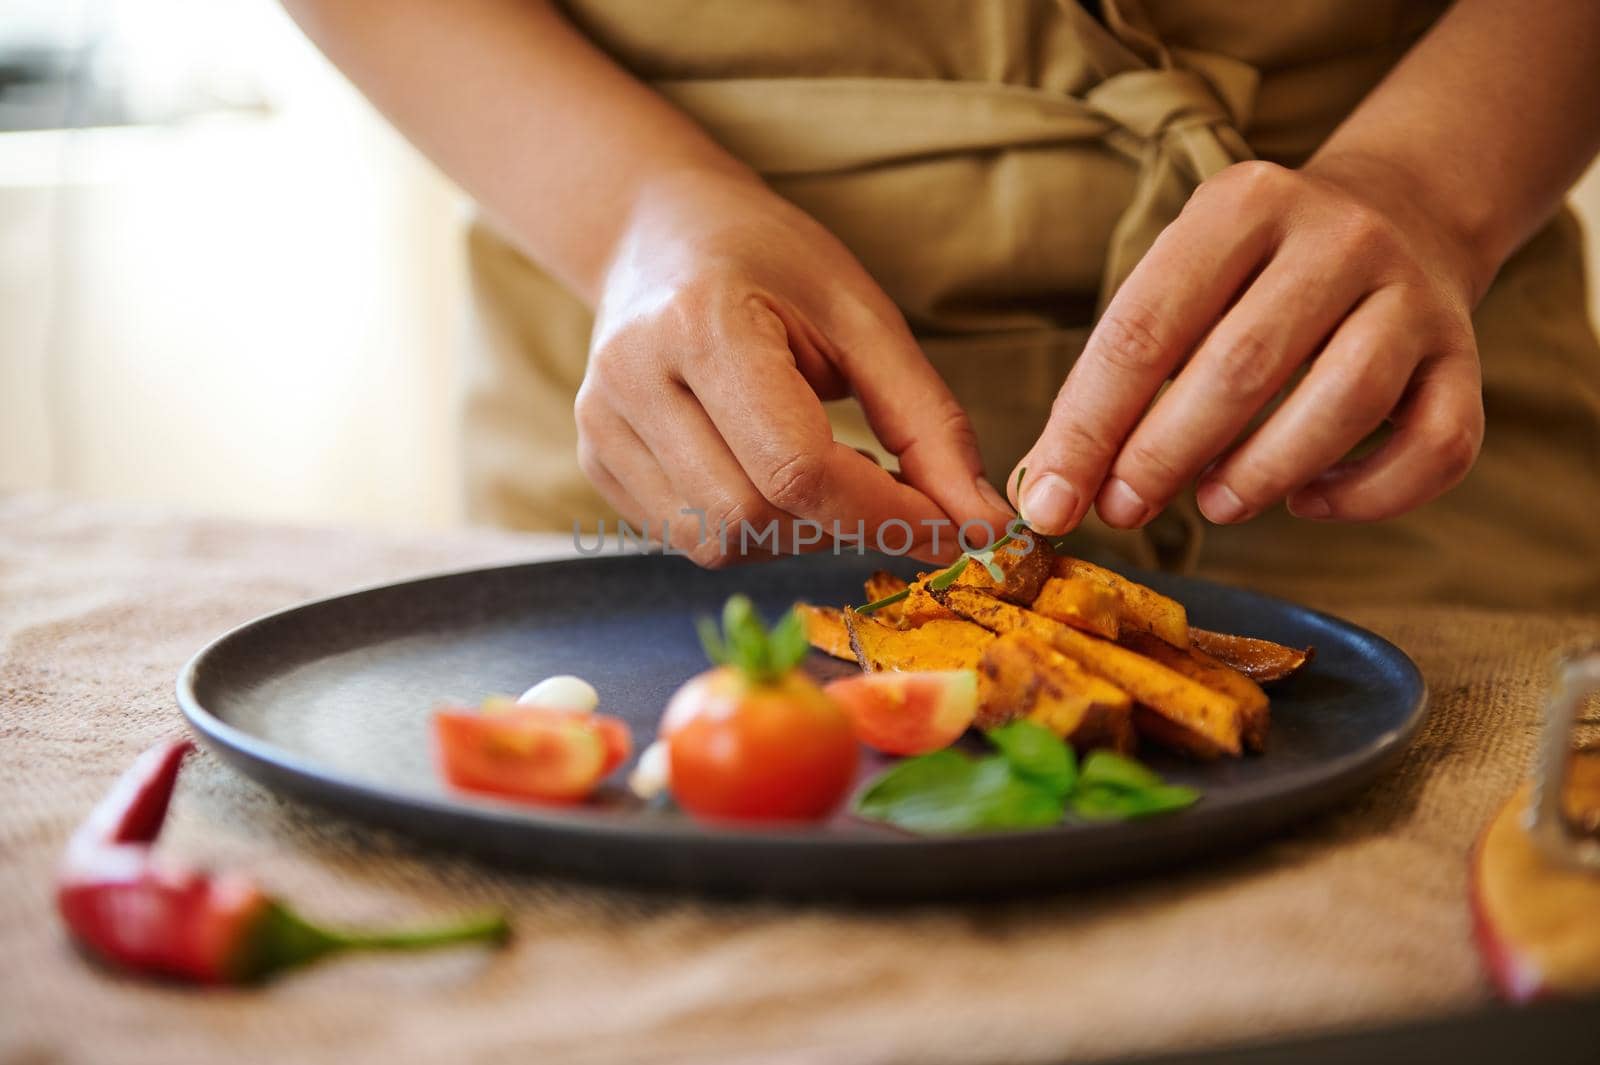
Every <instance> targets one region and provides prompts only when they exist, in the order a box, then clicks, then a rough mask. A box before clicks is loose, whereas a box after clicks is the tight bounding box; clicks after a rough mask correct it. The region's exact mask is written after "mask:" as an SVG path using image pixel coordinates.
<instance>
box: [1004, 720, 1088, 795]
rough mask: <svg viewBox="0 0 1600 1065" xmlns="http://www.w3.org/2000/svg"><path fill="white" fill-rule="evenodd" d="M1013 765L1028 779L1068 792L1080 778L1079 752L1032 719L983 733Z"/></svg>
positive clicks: (1061, 793)
mask: <svg viewBox="0 0 1600 1065" xmlns="http://www.w3.org/2000/svg"><path fill="white" fill-rule="evenodd" d="M984 735H985V736H987V737H988V738H989V742H990V743H992V744H994V745H995V746H996V747H998V748H1000V753H1001V754H1002V755H1003V756H1004V757H1005V759H1006V761H1008V762H1010V763H1011V768H1012V769H1014V770H1016V771H1017V773H1018V774H1019V775H1021V776H1023V777H1026V778H1027V779H1029V780H1033V781H1037V782H1038V783H1039V784H1041V785H1043V786H1044V787H1046V788H1048V789H1050V791H1051V793H1053V794H1055V795H1066V794H1067V793H1068V792H1070V791H1071V790H1072V787H1073V785H1074V784H1076V783H1077V780H1078V762H1077V756H1076V755H1074V754H1073V751H1072V748H1071V747H1068V746H1067V745H1066V744H1065V743H1063V742H1062V741H1061V738H1060V737H1058V736H1057V735H1056V734H1055V733H1054V732H1051V731H1050V730H1049V729H1047V728H1045V727H1044V726H1042V725H1036V724H1034V723H1033V722H1032V721H1013V722H1011V724H1009V725H1002V726H1000V727H999V728H993V729H989V730H988V731H987V732H985V733H984Z"/></svg>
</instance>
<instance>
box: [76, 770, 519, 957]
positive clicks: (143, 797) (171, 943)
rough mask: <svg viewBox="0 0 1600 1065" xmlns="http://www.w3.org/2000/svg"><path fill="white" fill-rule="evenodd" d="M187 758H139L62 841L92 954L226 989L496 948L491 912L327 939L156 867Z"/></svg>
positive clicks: (247, 894) (195, 874) (239, 890)
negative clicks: (359, 955)
mask: <svg viewBox="0 0 1600 1065" xmlns="http://www.w3.org/2000/svg"><path fill="white" fill-rule="evenodd" d="M193 749H194V744H192V743H190V742H189V741H188V740H175V741H173V742H171V743H166V744H163V745H161V746H159V747H155V748H153V749H151V750H149V751H146V752H145V753H144V754H143V755H141V756H140V757H139V760H138V761H136V762H135V763H134V764H133V765H132V767H130V768H129V769H128V771H127V772H126V773H125V774H123V777H122V779H121V780H119V781H118V782H117V784H116V786H115V787H113V788H112V789H111V792H110V793H109V794H107V795H106V797H105V798H104V799H102V800H101V801H100V804H99V805H98V806H96V807H95V809H94V812H93V813H91V814H90V815H89V817H88V819H87V820H86V821H84V823H83V825H82V826H81V827H79V829H78V831H77V832H75V833H74V834H73V837H72V840H71V842H69V843H68V844H67V852H66V856H65V858H64V859H63V861H62V864H61V870H60V874H59V879H58V883H57V891H56V905H57V907H58V908H59V909H60V911H61V917H62V920H64V921H65V922H66V925H67V927H68V928H69V929H70V930H71V931H72V934H73V936H74V937H75V938H76V939H77V940H78V942H79V943H80V944H82V945H83V947H84V948H85V949H87V950H88V951H90V952H91V953H93V954H95V955H96V956H98V957H100V958H101V959H103V960H105V961H109V962H112V963H114V964H117V965H120V966H122V967H124V968H127V969H130V970H133V971H136V972H140V973H149V974H152V975H159V976H166V977H172V978H177V979H181V980H189V981H194V982H196V983H206V984H228V983H247V982H250V981H253V980H260V979H263V978H265V977H268V976H271V975H273V974H274V973H278V972H281V971H283V970H285V969H289V968H292V967H294V966H297V965H303V964H305V963H307V962H310V961H314V960H316V959H317V958H321V957H323V956H325V955H328V954H333V953H337V952H339V951H343V950H351V949H384V950H411V949H421V948H427V947H434V946H443V945H446V944H452V943H465V942H492V943H499V942H503V941H504V940H505V939H506V936H507V935H508V929H507V926H506V922H505V919H504V918H503V917H500V916H499V915H492V916H487V917H481V918H477V919H474V920H471V921H467V922H464V923H462V924H459V925H455V926H452V927H448V928H438V929H427V930H420V931H402V932H391V933H377V934H372V933H364V932H342V931H333V930H329V929H325V928H320V927H318V926H316V925H314V924H311V923H310V922H309V921H306V920H305V919H304V918H302V917H300V916H298V915H297V914H296V913H295V912H294V911H293V910H291V909H289V908H288V907H287V906H285V905H284V904H283V903H281V902H279V901H278V900H276V899H274V898H272V897H271V896H269V895H267V894H265V893H264V892H262V891H261V889H260V888H258V887H257V886H256V885H255V884H254V883H253V882H251V881H250V880H249V878H247V877H244V876H241V875H238V874H229V873H223V874H217V875H212V874H209V873H205V872H201V871H198V870H194V869H186V868H182V867H180V866H176V865H173V864H170V863H166V864H163V863H161V862H159V861H157V860H156V859H155V856H154V854H153V851H152V845H153V844H154V842H155V839H156V837H157V835H159V834H160V832H161V825H162V822H163V821H165V819H166V815H167V803H168V801H169V800H170V799H171V798H172V791H173V788H174V787H175V786H176V784H177V781H178V769H179V767H180V766H181V765H182V764H183V757H184V755H186V754H188V753H189V752H190V751H191V750H193Z"/></svg>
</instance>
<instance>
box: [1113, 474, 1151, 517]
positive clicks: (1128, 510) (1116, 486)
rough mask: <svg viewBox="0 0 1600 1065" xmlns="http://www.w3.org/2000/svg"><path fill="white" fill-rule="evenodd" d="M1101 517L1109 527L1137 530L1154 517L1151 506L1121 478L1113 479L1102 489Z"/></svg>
mask: <svg viewBox="0 0 1600 1065" xmlns="http://www.w3.org/2000/svg"><path fill="white" fill-rule="evenodd" d="M1099 507H1100V517H1102V518H1104V519H1105V521H1106V524H1107V525H1114V526H1116V527H1118V528H1122V529H1137V528H1138V527H1139V526H1141V525H1143V524H1144V523H1145V522H1147V521H1149V520H1150V519H1151V518H1152V517H1153V516H1154V511H1152V510H1151V508H1150V504H1149V503H1146V502H1145V501H1144V498H1143V497H1142V496H1140V495H1139V493H1138V492H1135V491H1134V490H1133V487H1132V486H1131V485H1129V484H1128V482H1127V481H1124V480H1123V479H1122V478H1121V477H1113V478H1111V480H1109V481H1107V482H1106V485H1105V487H1104V488H1102V489H1100V503H1099Z"/></svg>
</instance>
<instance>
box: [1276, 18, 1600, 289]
mask: <svg viewBox="0 0 1600 1065" xmlns="http://www.w3.org/2000/svg"><path fill="white" fill-rule="evenodd" d="M1597 56H1600V4H1596V3H1590V2H1580V0H1460V2H1458V3H1457V4H1456V5H1455V6H1454V7H1453V8H1452V9H1451V10H1450V11H1449V12H1447V13H1446V14H1445V16H1444V17H1443V18H1442V19H1441V20H1440V21H1439V23H1438V25H1437V26H1435V27H1434V28H1433V30H1432V31H1431V32H1430V33H1429V34H1428V35H1427V36H1426V37H1425V38H1423V40H1422V41H1421V42H1419V43H1418V45H1417V46H1416V47H1415V48H1414V49H1412V51H1411V54H1410V55H1408V56H1407V57H1406V58H1405V59H1404V60H1403V61H1402V62H1401V63H1400V64H1399V66H1397V67H1396V68H1395V70H1394V71H1393V72H1392V73H1391V74H1390V75H1389V77H1388V78H1387V79H1386V80H1385V81H1384V82H1383V83H1382V84H1381V85H1379V86H1378V88H1377V89H1376V90H1374V91H1373V92H1372V94H1371V95H1370V96H1368V98H1367V99H1366V100H1365V101H1364V102H1363V103H1362V104H1361V106H1360V107H1359V108H1357V109H1356V111H1355V112H1354V113H1353V114H1352V115H1351V116H1350V117H1349V118H1348V119H1347V120H1346V121H1345V122H1344V124H1343V125H1341V126H1340V127H1339V129H1338V130H1336V131H1335V132H1334V134H1333V136H1332V137H1330V138H1329V140H1328V141H1327V143H1326V144H1324V145H1323V147H1322V148H1321V149H1320V150H1319V151H1318V152H1317V154H1316V156H1315V157H1314V158H1313V159H1312V160H1311V162H1310V163H1308V164H1307V169H1309V170H1312V171H1321V172H1325V173H1329V174H1333V175H1337V176H1341V177H1344V178H1346V179H1353V180H1355V181H1358V182H1362V183H1367V182H1368V181H1369V179H1370V183H1371V184H1372V185H1374V186H1376V185H1379V184H1384V183H1386V182H1392V183H1393V186H1394V188H1395V189H1396V190H1397V191H1398V193H1399V195H1401V196H1402V197H1403V198H1404V200H1405V201H1406V202H1405V203H1399V204H1394V205H1392V206H1394V207H1395V208H1397V209H1400V210H1408V211H1418V212H1423V213H1425V214H1429V215H1431V216H1432V217H1433V219H1434V220H1435V221H1436V222H1437V223H1439V225H1440V226H1441V227H1442V229H1443V230H1444V232H1445V234H1446V239H1447V240H1449V241H1451V242H1452V243H1453V244H1454V245H1455V246H1456V250H1457V254H1458V256H1459V258H1460V259H1461V260H1462V262H1463V276H1464V281H1465V284H1466V285H1467V288H1468V290H1469V292H1470V293H1471V295H1472V297H1473V298H1474V299H1476V298H1477V297H1479V296H1481V295H1482V294H1483V292H1484V290H1485V289H1487V287H1488V285H1489V283H1490V281H1492V280H1493V277H1494V275H1495V273H1496V272H1497V271H1498V270H1499V268H1500V266H1501V265H1502V264H1503V263H1504V262H1505V260H1506V259H1507V258H1509V257H1510V255H1511V253H1512V252H1514V251H1515V250H1516V249H1517V247H1518V246H1520V245H1521V243H1522V242H1523V241H1524V240H1526V239H1527V238H1528V237H1529V236H1530V235H1531V234H1532V233H1533V232H1534V231H1535V230H1536V229H1537V228H1538V227H1539V226H1540V225H1541V224H1542V223H1543V222H1544V220H1545V219H1546V218H1548V217H1549V215H1550V213H1551V212H1552V211H1553V210H1554V209H1555V208H1556V206H1557V205H1558V204H1559V203H1560V201H1561V197H1562V196H1563V195H1564V194H1565V192H1566V191H1567V189H1568V188H1569V187H1570V186H1571V185H1572V183H1573V182H1574V181H1575V180H1576V179H1577V177H1578V176H1579V175H1580V174H1581V173H1582V172H1583V169H1584V167H1585V165H1586V164H1587V163H1588V161H1589V160H1590V159H1591V158H1592V157H1593V156H1594V154H1595V152H1596V150H1597V149H1600V107H1596V106H1595V101H1596V100H1597V99H1600V62H1597V61H1596V57H1597Z"/></svg>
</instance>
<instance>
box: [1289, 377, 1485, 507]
mask: <svg viewBox="0 0 1600 1065" xmlns="http://www.w3.org/2000/svg"><path fill="white" fill-rule="evenodd" d="M1394 422H1395V432H1394V434H1393V435H1392V436H1391V437H1390V438H1389V439H1388V440H1386V441H1385V442H1384V444H1383V446H1382V447H1380V448H1378V450H1376V451H1374V452H1372V453H1371V454H1370V455H1364V456H1362V457H1361V458H1359V459H1353V460H1351V461H1349V462H1346V463H1341V464H1340V465H1338V466H1335V467H1334V468H1332V469H1330V470H1328V471H1327V472H1326V473H1324V474H1322V475H1321V476H1320V477H1318V478H1316V479H1315V480H1314V481H1312V482H1311V483H1310V484H1308V485H1306V486H1305V487H1304V488H1302V489H1300V490H1299V491H1297V492H1295V493H1294V495H1292V496H1290V498H1289V510H1290V511H1291V512H1292V513H1293V514H1295V515H1296V516H1297V517H1302V518H1312V519H1317V520H1325V521H1381V520H1383V519H1385V518H1392V517H1394V516H1396V515H1398V514H1403V513H1405V512H1406V511H1408V510H1411V509H1412V508H1414V507H1418V506H1421V505H1422V504H1423V503H1426V502H1428V501H1429V500H1430V499H1433V498H1435V497H1437V496H1439V495H1441V494H1443V493H1444V492H1446V491H1448V490H1449V489H1450V488H1453V487H1454V486H1455V485H1457V484H1458V483H1460V481H1461V479H1462V478H1464V477H1465V476H1466V475H1467V473H1468V472H1469V471H1471V469H1472V465H1473V463H1474V462H1476V461H1477V458H1478V450H1479V448H1480V447H1482V445H1483V381H1482V378H1481V376H1480V373H1479V370H1478V362H1477V359H1476V358H1473V357H1472V356H1471V354H1470V353H1466V354H1464V353H1461V352H1453V353H1450V354H1447V355H1443V356H1440V357H1437V358H1434V359H1430V360H1428V361H1426V362H1424V363H1423V364H1422V365H1421V366H1420V367H1419V368H1418V370H1417V374H1416V376H1415V377H1414V378H1413V379H1412V381H1411V386H1410V391H1409V393H1408V394H1407V396H1406V398H1405V399H1404V400H1403V401H1402V403H1401V406H1400V408H1399V410H1397V411H1396V413H1395V417H1394Z"/></svg>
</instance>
